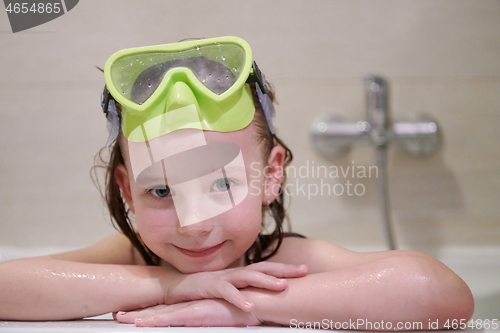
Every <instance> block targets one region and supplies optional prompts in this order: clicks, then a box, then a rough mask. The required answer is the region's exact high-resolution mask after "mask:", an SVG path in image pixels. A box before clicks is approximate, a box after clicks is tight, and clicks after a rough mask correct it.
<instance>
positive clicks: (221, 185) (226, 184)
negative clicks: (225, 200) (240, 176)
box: [211, 178, 234, 192]
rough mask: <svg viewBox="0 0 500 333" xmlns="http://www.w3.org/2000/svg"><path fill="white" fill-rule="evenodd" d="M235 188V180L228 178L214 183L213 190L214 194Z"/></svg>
mask: <svg viewBox="0 0 500 333" xmlns="http://www.w3.org/2000/svg"><path fill="white" fill-rule="evenodd" d="M233 186H234V181H233V180H230V179H227V178H220V179H217V180H216V181H215V182H214V183H213V185H212V188H211V190H212V191H214V192H226V191H227V190H229V189H230V188H231V187H233Z"/></svg>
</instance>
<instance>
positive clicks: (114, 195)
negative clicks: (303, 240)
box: [94, 57, 293, 265]
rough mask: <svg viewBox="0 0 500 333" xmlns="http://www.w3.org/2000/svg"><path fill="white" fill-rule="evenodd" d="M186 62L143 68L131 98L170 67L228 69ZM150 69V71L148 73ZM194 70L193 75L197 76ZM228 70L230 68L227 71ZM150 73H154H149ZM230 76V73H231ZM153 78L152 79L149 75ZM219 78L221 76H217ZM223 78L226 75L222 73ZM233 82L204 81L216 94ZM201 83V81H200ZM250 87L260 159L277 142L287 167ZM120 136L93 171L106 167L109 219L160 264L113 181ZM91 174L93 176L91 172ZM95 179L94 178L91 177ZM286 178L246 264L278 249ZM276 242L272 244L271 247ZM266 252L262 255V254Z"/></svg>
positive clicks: (200, 60)
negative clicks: (270, 224) (269, 228)
mask: <svg viewBox="0 0 500 333" xmlns="http://www.w3.org/2000/svg"><path fill="white" fill-rule="evenodd" d="M188 61H189V62H186V61H184V62H179V61H169V62H165V63H162V64H158V65H156V66H154V67H151V68H149V69H147V70H146V71H144V72H143V73H142V74H141V75H139V77H138V78H137V79H136V82H135V83H134V87H133V89H132V94H131V98H132V99H135V100H136V102H138V103H143V102H144V101H145V100H146V99H147V98H148V97H149V96H150V95H151V94H152V92H153V91H154V89H156V87H157V86H158V85H159V84H160V82H161V80H162V79H163V76H164V74H165V73H166V72H167V71H168V70H169V69H171V68H174V67H179V66H185V67H189V68H191V69H192V70H193V72H196V73H201V75H203V74H206V75H208V74H213V73H215V74H216V75H209V76H208V78H212V77H217V76H218V75H220V73H226V71H227V68H226V67H225V66H224V65H222V64H220V63H218V62H216V61H212V60H209V59H207V58H205V57H196V58H191V59H190V60H188ZM147 71H150V72H147ZM196 73H195V75H196ZM229 73H230V71H229ZM151 74H153V75H151ZM230 74H231V75H232V73H230ZM152 77H153V78H154V80H153V81H151V78H152ZM197 77H198V79H200V81H202V80H203V78H201V77H200V76H198V75H197ZM219 77H220V76H219ZM222 77H226V78H227V77H228V76H226V75H225V74H224V75H223V76H222ZM234 81H235V78H234V75H232V76H231V77H229V79H228V80H227V81H226V80H225V82H224V83H223V84H222V85H221V83H220V81H215V80H211V81H210V80H209V81H205V82H204V84H205V85H206V86H207V87H208V88H210V89H211V90H212V91H214V92H216V93H221V92H224V91H225V90H227V89H228V88H229V87H230V86H231V85H232V84H233V83H234ZM202 82H203V81H202ZM250 88H251V91H252V96H253V100H254V105H255V116H254V119H253V122H254V124H255V125H256V129H257V130H256V132H257V133H256V134H257V140H258V143H259V144H261V147H262V151H261V152H262V158H263V160H264V161H267V159H268V157H269V155H270V153H271V150H272V149H273V147H275V146H277V145H280V146H282V147H283V148H284V149H285V163H284V167H285V168H286V166H288V164H290V162H291V161H292V157H293V156H292V152H291V151H290V149H289V148H288V147H287V146H286V145H285V144H284V143H283V141H282V140H281V139H280V138H278V136H277V135H276V134H274V133H272V132H271V130H270V127H269V124H268V123H267V120H266V116H265V114H264V111H263V110H262V107H261V105H260V102H259V98H258V95H257V92H256V87H255V83H250ZM267 94H268V96H269V97H270V99H271V101H272V102H274V101H275V94H274V90H273V89H272V86H271V85H270V84H269V83H268V90H267ZM116 106H117V112H118V114H119V115H121V106H120V105H119V104H118V103H116ZM120 137H122V135H120V136H119V137H118V139H117V140H116V141H115V142H114V143H113V144H112V146H111V147H110V154H109V160H107V159H106V158H105V157H104V156H103V153H104V152H105V151H106V149H105V148H103V149H101V151H100V152H99V154H98V155H97V156H96V164H95V166H94V172H95V171H96V168H98V167H102V168H104V169H105V170H106V173H105V189H104V191H103V193H102V194H103V197H104V200H105V201H106V204H107V207H108V210H109V213H110V217H111V220H112V222H113V225H114V226H115V228H116V229H118V230H119V231H121V232H122V233H123V234H124V235H125V236H126V237H127V238H128V239H129V240H130V242H131V243H132V245H133V246H134V247H135V248H136V249H137V251H138V252H139V253H140V254H141V256H142V258H143V259H144V261H145V262H146V263H147V264H148V265H159V264H160V262H161V260H160V258H159V257H158V256H157V255H156V254H154V253H153V252H152V251H151V250H150V249H149V248H148V247H147V246H146V245H145V244H144V242H143V241H142V239H141V237H140V235H139V234H138V233H137V232H136V231H135V229H134V226H133V221H132V218H131V213H130V211H129V209H128V207H127V204H126V202H125V200H124V199H123V197H122V195H121V190H120V187H119V186H118V183H117V182H116V180H115V175H114V174H115V170H116V168H117V167H118V166H119V165H125V160H124V157H123V152H122V148H121V145H120ZM94 175H96V174H95V173H94ZM94 179H96V178H94ZM285 181H286V173H285V170H283V182H282V184H281V187H280V190H279V192H278V196H277V197H276V199H275V200H274V201H273V202H271V203H270V204H269V205H267V206H266V205H263V209H262V226H261V232H260V233H259V235H258V236H257V238H256V240H255V241H254V243H253V244H252V246H251V247H250V248H249V249H248V250H247V251H246V252H245V260H246V263H247V264H251V263H256V262H260V261H264V260H267V259H269V258H270V257H272V256H273V255H274V254H275V253H276V252H277V251H278V249H279V247H280V245H281V243H282V240H283V237H284V236H285V232H284V223H285V219H286V212H285V207H284V204H285V203H284V187H283V184H284V183H285ZM267 213H269V214H270V215H271V217H272V218H273V219H274V222H275V223H274V224H275V226H274V230H273V231H272V232H270V233H266V232H265V229H266V226H265V225H264V224H265V218H264V217H265V215H266V214H267ZM274 244H275V246H274V247H272V246H273V245H274ZM264 254H265V255H264Z"/></svg>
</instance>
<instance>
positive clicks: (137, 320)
mask: <svg viewBox="0 0 500 333" xmlns="http://www.w3.org/2000/svg"><path fill="white" fill-rule="evenodd" d="M114 317H115V319H116V320H118V321H119V322H120V323H124V324H135V325H136V326H142V327H144V326H192V327H201V326H256V325H260V324H261V321H260V320H259V319H258V318H257V317H255V316H254V314H253V313H252V312H245V311H242V310H241V309H238V308H237V307H235V306H234V305H232V304H229V303H228V302H226V301H224V300H216V299H204V300H198V301H190V302H183V303H177V304H173V305H163V304H162V305H157V306H153V307H150V308H145V309H142V310H137V311H130V312H118V313H116V314H115V315H114Z"/></svg>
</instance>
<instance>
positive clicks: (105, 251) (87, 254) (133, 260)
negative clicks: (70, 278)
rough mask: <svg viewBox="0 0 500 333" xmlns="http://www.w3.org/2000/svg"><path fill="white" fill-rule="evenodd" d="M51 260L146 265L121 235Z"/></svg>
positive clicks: (52, 256) (64, 253) (59, 254)
mask: <svg viewBox="0 0 500 333" xmlns="http://www.w3.org/2000/svg"><path fill="white" fill-rule="evenodd" d="M50 258H52V259H60V260H68V261H76V262H85V263H93V264H116V265H144V264H145V263H144V261H143V259H142V258H141V256H140V255H139V253H138V252H137V250H136V249H135V248H134V246H133V245H132V244H131V243H130V241H129V240H128V238H127V237H126V236H124V235H123V234H120V233H116V234H113V235H111V236H108V237H106V238H104V239H102V240H101V241H99V242H97V243H95V244H93V245H90V246H87V247H84V248H82V249H78V250H74V251H69V252H63V253H58V254H54V255H51V256H50Z"/></svg>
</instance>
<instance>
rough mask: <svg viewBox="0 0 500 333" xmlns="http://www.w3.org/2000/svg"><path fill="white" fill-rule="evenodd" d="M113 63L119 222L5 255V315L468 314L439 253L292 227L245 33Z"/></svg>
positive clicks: (283, 159)
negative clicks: (63, 245)
mask: <svg viewBox="0 0 500 333" xmlns="http://www.w3.org/2000/svg"><path fill="white" fill-rule="evenodd" d="M104 73H105V79H106V88H105V90H104V93H103V98H102V107H103V110H104V112H105V113H106V116H107V119H108V125H109V129H110V139H109V140H108V142H110V143H112V151H111V156H110V161H109V164H108V166H107V176H106V201H107V204H108V207H109V210H110V213H111V216H112V218H113V220H114V221H115V223H116V225H117V226H118V228H119V229H120V231H121V233H119V234H116V235H114V236H111V237H109V238H107V239H104V240H103V241H101V242H99V243H97V244H95V245H92V246H89V247H87V248H84V249H80V250H76V251H72V252H67V253H61V254H56V255H51V256H44V257H36V258H25V259H17V260H12V261H7V262H4V263H1V264H0V319H3V320H65V319H74V318H83V317H88V316H95V315H99V314H103V313H109V312H115V318H116V320H118V321H119V322H123V323H135V324H136V325H137V326H247V325H260V324H263V323H276V324H281V325H286V326H291V327H304V326H307V327H308V326H311V325H308V324H307V323H323V324H327V325H330V326H328V328H334V327H335V326H334V323H349V322H350V323H353V322H355V323H356V326H355V327H353V326H352V325H351V326H348V327H347V328H354V329H358V330H362V329H373V323H378V325H376V326H375V328H380V329H382V330H384V329H403V328H405V326H404V324H405V323H406V322H420V323H422V324H423V325H424V326H421V327H420V329H428V328H429V327H427V326H426V324H427V323H428V322H429V321H432V322H433V323H434V322H438V327H432V328H442V327H443V325H444V324H445V322H446V320H453V319H455V320H459V321H460V320H462V321H467V320H468V319H470V317H471V316H472V312H473V299H472V295H471V292H470V290H469V288H468V287H467V285H466V284H465V283H464V282H463V281H462V280H461V279H460V278H459V277H458V276H457V275H456V274H454V273H453V272H452V271H451V270H450V269H448V268H447V267H446V266H444V265H443V264H442V263H440V262H439V261H438V260H436V259H434V258H432V257H429V256H427V255H425V254H422V253H416V252H411V251H387V252H374V253H357V252H352V251H348V250H346V249H343V248H340V247H338V246H335V245H333V244H331V243H329V242H326V241H322V240H315V239H307V238H303V237H300V236H298V235H294V234H290V233H284V231H283V225H282V224H283V220H284V217H285V210H284V207H283V191H282V184H283V182H284V180H285V175H284V168H285V167H286V166H287V165H288V163H289V162H290V160H291V158H292V155H291V152H290V150H289V149H288V148H287V147H286V146H285V145H284V144H283V142H282V141H281V140H280V139H279V138H278V137H277V136H276V134H275V133H274V129H273V125H272V116H273V112H274V109H273V104H272V101H273V92H272V90H271V89H270V88H269V87H268V86H267V84H266V82H265V79H264V77H263V75H262V73H261V72H260V70H259V69H258V67H257V65H256V64H255V62H254V61H253V59H252V54H251V50H250V47H249V46H248V44H247V43H246V42H245V41H243V40H241V39H239V38H235V37H224V38H214V39H206V40H197V41H187V42H181V43H175V44H168V45H160V46H152V47H146V48H137V49H128V50H123V51H120V52H118V53H116V54H114V55H113V56H112V57H111V58H110V59H109V60H108V62H107V63H106V66H105V69H104ZM266 212H270V214H271V216H272V218H273V219H274V226H266V225H265V224H264V223H263V220H264V214H265V213H266ZM132 217H133V220H132ZM269 227H270V228H271V230H272V231H270V232H266V229H267V228H269ZM370 323H371V325H370ZM323 327H324V326H323ZM416 327H417V328H419V327H418V326H416ZM344 328H345V327H344Z"/></svg>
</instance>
